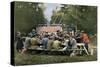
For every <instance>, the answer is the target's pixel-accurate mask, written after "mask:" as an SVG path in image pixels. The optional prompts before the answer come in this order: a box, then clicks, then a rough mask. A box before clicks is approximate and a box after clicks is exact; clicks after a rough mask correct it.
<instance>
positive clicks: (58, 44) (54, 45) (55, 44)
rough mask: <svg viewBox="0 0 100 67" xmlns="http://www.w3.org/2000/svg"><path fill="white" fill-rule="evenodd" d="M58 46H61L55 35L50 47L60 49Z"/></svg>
mask: <svg viewBox="0 0 100 67" xmlns="http://www.w3.org/2000/svg"><path fill="white" fill-rule="evenodd" d="M60 46H61V42H60V41H59V39H58V38H57V37H55V40H54V42H53V45H52V48H53V49H60V48H61V47H60Z"/></svg>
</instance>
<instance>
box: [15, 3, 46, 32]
mask: <svg viewBox="0 0 100 67" xmlns="http://www.w3.org/2000/svg"><path fill="white" fill-rule="evenodd" d="M38 5H39V4H38V3H30V2H15V5H14V6H15V8H14V22H15V31H21V32H29V31H31V30H32V28H36V26H37V25H38V24H44V23H46V19H45V18H44V14H43V9H42V8H41V6H38Z"/></svg>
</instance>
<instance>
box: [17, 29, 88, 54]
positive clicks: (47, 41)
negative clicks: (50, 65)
mask: <svg viewBox="0 0 100 67" xmlns="http://www.w3.org/2000/svg"><path fill="white" fill-rule="evenodd" d="M84 36H85V38H84V43H85V40H86V36H87V35H86V34H84ZM80 37H81V36H80ZM81 38H82V39H83V37H81ZM82 39H81V40H82ZM78 41H79V36H78V35H77V37H75V36H72V35H70V34H68V33H63V32H60V31H57V32H56V34H55V33H51V34H48V32H45V33H42V34H40V35H39V34H33V35H32V36H30V35H27V36H24V37H23V36H19V37H18V41H17V46H16V48H17V51H19V52H21V53H22V54H23V53H25V52H26V51H27V49H28V48H32V49H48V50H52V49H55V50H60V49H63V50H66V49H74V48H77V45H76V44H77V42H78ZM85 44H86V48H87V50H88V47H87V46H88V45H87V44H88V42H86V43H85Z"/></svg>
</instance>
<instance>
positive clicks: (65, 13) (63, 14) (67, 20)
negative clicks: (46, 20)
mask: <svg viewBox="0 0 100 67" xmlns="http://www.w3.org/2000/svg"><path fill="white" fill-rule="evenodd" d="M58 15H59V19H61V23H62V24H66V25H71V24H74V25H77V28H78V29H79V30H84V31H86V32H88V33H89V32H91V33H97V7H96V6H79V5H65V4H63V7H61V10H59V11H55V12H53V15H52V20H51V22H52V23H59V19H57V20H56V21H55V22H53V21H54V18H56V17H57V16H58Z"/></svg>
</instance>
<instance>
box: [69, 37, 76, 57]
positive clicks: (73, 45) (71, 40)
mask: <svg viewBox="0 0 100 67" xmlns="http://www.w3.org/2000/svg"><path fill="white" fill-rule="evenodd" d="M68 48H69V49H73V50H72V51H71V54H70V56H71V57H72V56H73V55H75V50H74V49H76V48H77V42H76V40H75V38H74V37H72V36H70V38H69V43H68Z"/></svg>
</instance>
